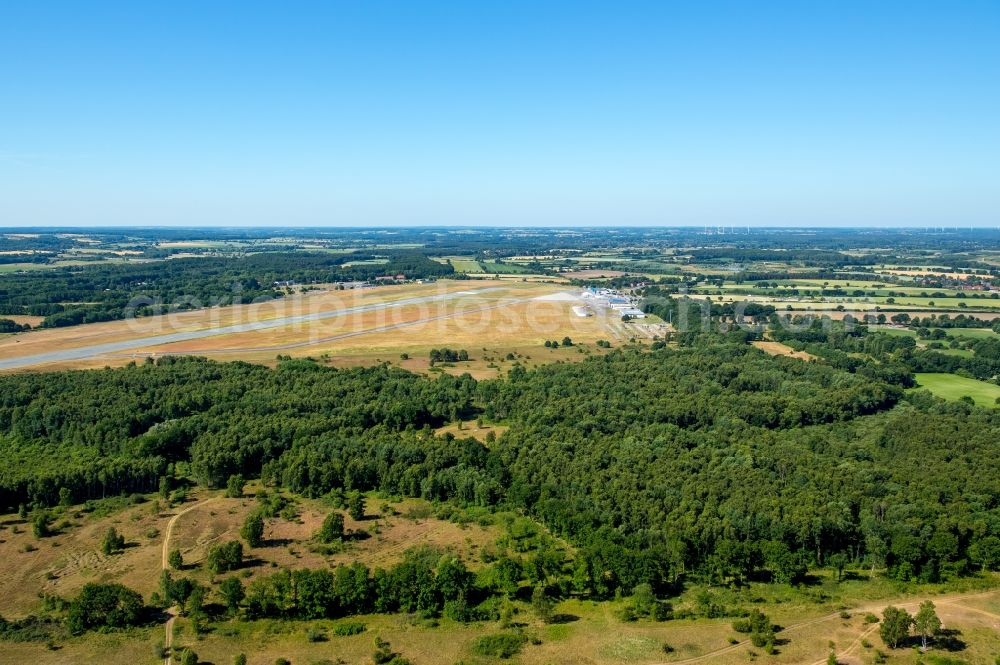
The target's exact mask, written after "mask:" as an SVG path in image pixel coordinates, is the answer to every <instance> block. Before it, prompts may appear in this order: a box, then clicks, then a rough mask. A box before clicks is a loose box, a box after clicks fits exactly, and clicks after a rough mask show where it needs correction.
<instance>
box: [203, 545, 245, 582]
mask: <svg viewBox="0 0 1000 665" xmlns="http://www.w3.org/2000/svg"><path fill="white" fill-rule="evenodd" d="M242 564H243V543H241V542H240V541H238V540H231V541H229V542H228V543H221V544H219V545H213V546H212V548H211V549H210V550H208V556H207V557H206V559H205V565H206V566H207V567H208V569H209V570H210V571H211V572H212V574H214V575H217V574H219V573H224V572H226V571H227V570H236V569H237V568H239V567H240V566H241V565H242Z"/></svg>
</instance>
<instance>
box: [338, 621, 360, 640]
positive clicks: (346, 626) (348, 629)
mask: <svg viewBox="0 0 1000 665" xmlns="http://www.w3.org/2000/svg"><path fill="white" fill-rule="evenodd" d="M363 632H365V624H363V623H359V622H356V621H348V622H345V623H338V624H337V625H336V626H334V627H333V634H334V635H337V636H340V637H346V636H348V635H358V634H360V633H363Z"/></svg>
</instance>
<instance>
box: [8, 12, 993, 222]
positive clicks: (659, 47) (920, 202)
mask: <svg viewBox="0 0 1000 665" xmlns="http://www.w3.org/2000/svg"><path fill="white" fill-rule="evenodd" d="M17 5H20V6H17ZM706 223H707V224H726V225H729V224H733V225H740V226H743V225H746V224H752V225H810V226H813V225H815V226H829V225H847V226H859V225H880V226H890V225H891V226H900V225H916V226H924V225H929V224H933V225H946V226H953V225H962V226H969V225H988V226H997V225H1000V2H998V1H997V0H989V1H964V0H955V1H950V2H949V1H942V0H937V1H934V2H924V1H920V0H905V1H891V0H876V1H871V0H866V1H859V2H850V1H821V0H806V1H796V2H777V1H776V2H767V1H763V0H746V1H744V2H715V1H712V0H707V1H706V0H697V1H691V2H672V1H670V0H661V1H657V2H613V1H610V0H609V1H608V2H586V1H580V0H577V1H573V2H546V1H544V0H531V1H527V2H516V1H512V0H502V1H497V2H492V1H482V0H468V1H462V2H419V1H417V0H412V1H409V2H390V1H380V0H356V1H346V0H345V1H343V2H336V1H332V0H331V1H329V2H273V3H266V4H265V3H257V2H251V1H248V0H244V1H240V2H231V3H226V2H214V1H211V2H179V1H173V0H171V1H160V2H132V1H130V2H122V3H104V2H97V1H95V2H77V1H75V0H74V1H73V2H65V3H56V2H44V1H43V0H38V1H35V2H32V1H29V0H22V1H21V2H19V3H15V2H5V3H3V4H2V5H0V226H14V225H21V226H25V225H95V224H101V225H104V224H130V225H161V224H172V225H202V224H221V225H276V226H282V225H289V226H309V225H349V226H358V225H386V224H391V225H406V224H460V225H466V224H469V225H473V224H481V225H502V224H503V225H505V224H511V225H529V224H530V225H550V224H552V225H566V224H570V225H572V224H581V225H583V224H586V225H594V224H599V225H603V224H608V225H612V224H614V225H617V224H623V225H640V224H641V225H677V224H694V225H701V224H706Z"/></svg>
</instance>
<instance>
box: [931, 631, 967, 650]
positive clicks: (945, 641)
mask: <svg viewBox="0 0 1000 665" xmlns="http://www.w3.org/2000/svg"><path fill="white" fill-rule="evenodd" d="M961 634H962V631H960V630H958V629H957V628H943V629H941V632H939V633H938V634H937V636H936V637H935V638H934V646H936V647H937V648H939V649H944V650H945V651H951V652H955V651H964V650H965V649H966V648H968V645H967V644H966V643H965V641H964V640H962V639H959V637H958V636H959V635H961Z"/></svg>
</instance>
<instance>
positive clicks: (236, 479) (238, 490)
mask: <svg viewBox="0 0 1000 665" xmlns="http://www.w3.org/2000/svg"><path fill="white" fill-rule="evenodd" d="M244 484H245V482H244V480H243V476H241V475H239V474H236V475H232V476H229V480H228V481H227V482H226V497H227V498H230V499H239V498H241V497H242V496H243V485H244Z"/></svg>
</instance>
